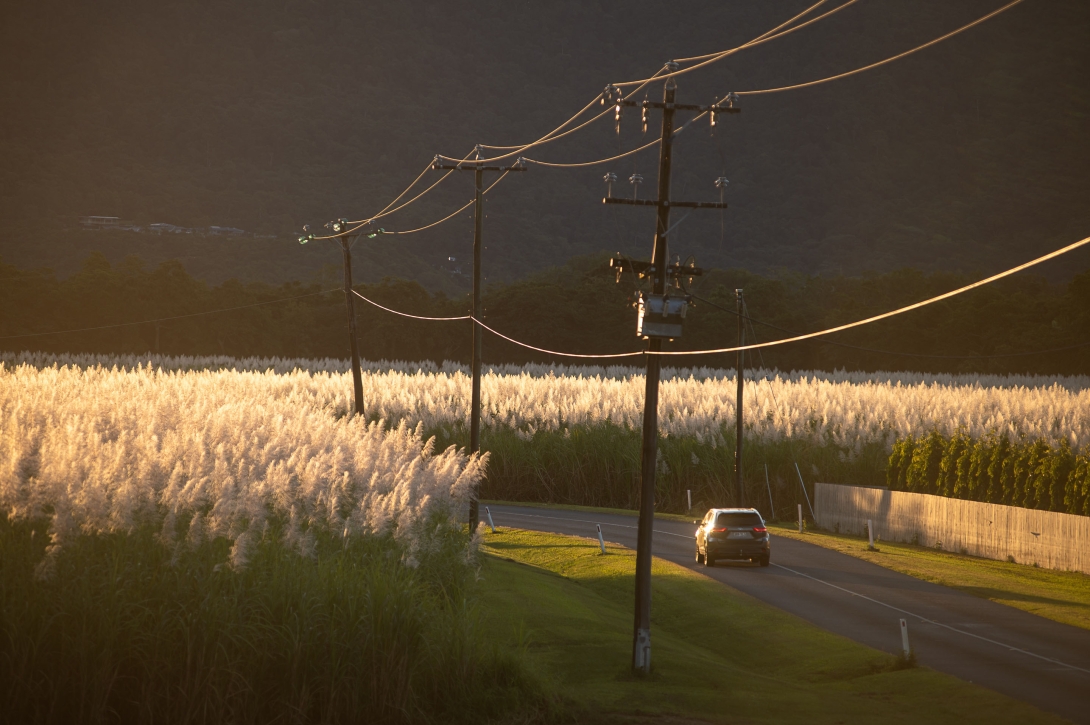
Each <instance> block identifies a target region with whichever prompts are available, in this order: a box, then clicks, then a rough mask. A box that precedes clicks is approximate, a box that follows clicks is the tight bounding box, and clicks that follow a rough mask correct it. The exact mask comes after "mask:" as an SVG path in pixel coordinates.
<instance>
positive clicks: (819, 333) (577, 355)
mask: <svg viewBox="0 0 1090 725" xmlns="http://www.w3.org/2000/svg"><path fill="white" fill-rule="evenodd" d="M1087 244H1090V237H1087V238H1086V239H1082V240H1080V241H1078V242H1074V243H1073V244H1068V245H1067V246H1064V247H1061V249H1058V250H1055V251H1053V252H1050V253H1047V254H1045V255H1042V256H1039V257H1037V258H1036V259H1031V261H1030V262H1026V263H1025V264H1020V265H1018V266H1017V267H1012V268H1010V269H1007V270H1005V271H1001V273H998V274H996V275H992V276H991V277H986V278H984V279H981V280H978V281H976V282H972V283H970V285H966V286H964V287H959V288H957V289H956V290H950V291H949V292H944V293H943V294H937V295H935V297H932V298H929V299H927V300H922V301H920V302H915V303H912V304H909V305H905V306H904V307H898V309H896V310H892V311H889V312H884V313H882V314H879V315H872V316H871V317H867V318H865V319H859V321H856V322H853V323H847V324H845V325H838V326H836V327H829V328H827V329H823V330H819V331H816V333H807V334H804V335H796V336H794V337H789V338H782V339H778V340H770V341H767V342H755V343H753V345H742V346H735V347H731V348H716V349H714V350H669V351H666V350H664V351H658V352H652V351H650V350H649V351H638V352H616V353H607V354H582V353H574V352H560V351H558V350H547V349H545V348H538V347H535V346H532V345H528V343H525V342H522V341H520V340H517V339H514V338H512V337H508V336H507V335H504V334H502V333H499V331H497V330H495V329H493V328H490V327H488V326H487V325H485V324H484V323H482V322H481V321H480V319H476V318H473V321H474V322H475V323H476V324H477V325H480V326H481V327H482V328H484V329H486V330H488V331H489V333H492V334H493V335H496V336H497V337H501V338H504V339H505V340H507V341H508V342H512V343H514V345H518V346H520V347H523V348H526V349H529V350H535V351H537V352H545V353H547V354H554V355H564V357H566V358H602V359H608V358H631V357H634V355H642V354H655V355H706V354H718V353H723V352H737V351H739V350H760V349H762V348H772V347H777V346H780V345H788V343H790V342H799V341H802V340H809V339H813V338H816V337H822V336H824V335H832V334H833V333H839V331H841V330H846V329H851V328H853V327H861V326H863V325H869V324H871V323H874V322H879V321H880V319H887V318H889V317H895V316H897V315H900V314H904V313H906V312H910V311H912V310H919V309H921V307H925V306H928V305H931V304H934V303H935V302H941V301H942V300H948V299H950V298H953V297H957V295H958V294H962V293H965V292H968V291H969V290H973V289H977V288H979V287H984V286H985V285H990V283H992V282H994V281H996V280H1000V279H1003V278H1004V277H1009V276H1012V275H1014V274H1017V273H1019V271H1022V270H1024V269H1029V268H1030V267H1034V266H1037V265H1039V264H1041V263H1043V262H1047V261H1049V259H1054V258H1056V257H1058V256H1062V255H1064V254H1067V253H1068V252H1073V251H1075V250H1077V249H1079V247H1081V246H1086V245H1087ZM358 294H359V293H358ZM367 301H368V302H372V301H371V300H367ZM373 304H376V303H373ZM376 306H378V305H377V304H376ZM390 312H395V313H396V314H397V312H396V311H393V310H390ZM742 316H743V317H744V318H747V319H749V316H748V315H742ZM0 339H2V338H0ZM1078 347H1083V345H1081V343H1080V345H1076V346H1071V347H1069V348H1057V351H1058V350H1070V349H1075V348H1078ZM1043 352H1046V351H1043ZM1026 354H1037V353H1036V352H1033V353H1026ZM986 357H992V355H986ZM995 357H998V355H995Z"/></svg>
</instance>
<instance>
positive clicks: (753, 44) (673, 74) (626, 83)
mask: <svg viewBox="0 0 1090 725" xmlns="http://www.w3.org/2000/svg"><path fill="white" fill-rule="evenodd" d="M857 2H859V0H848V1H847V2H846V3H844V4H843V5H839V6H837V7H835V8H833V9H832V10H827V11H826V12H824V13H822V14H821V15H818V16H817V17H816V18H811V19H810V20H807V21H806V22H805V23H799V24H798V25H796V26H795V27H793V28H788V29H787V30H784V31H782V32H779V33H776V34H775V35H769V36H767V37H760V38H757V39H754V40H751V41H749V42H748V43H745V44H744V45H739V46H738V47H736V48H730V49H729V50H724V51H723V52H721V53H718V54H715V55H713V56H711V57H710V58H708V60H705V61H703V62H700V63H697V64H696V65H691V66H689V67H688V68H681V69H679V70H675V71H671V72H669V73H663V74H662V75H658V76H652V77H651V78H642V79H640V80H638V81H624V82H621V83H614V84H613V85H614V86H616V87H618V88H625V87H627V86H635V85H640V84H647V83H650V82H652V81H660V80H665V79H667V78H676V77H677V76H680V75H684V74H686V73H691V72H693V71H694V70H697V69H699V68H703V67H705V66H708V65H711V64H712V63H718V62H719V61H721V60H723V59H724V58H728V57H730V56H732V55H734V54H735V53H738V52H739V51H742V50H749V49H750V48H753V47H756V46H758V45H763V44H765V43H767V42H769V41H771V40H776V39H777V38H782V37H783V36H785V35H789V34H791V33H793V32H795V31H796V30H802V29H803V28H805V27H807V26H809V25H812V24H813V23H816V22H818V21H819V20H824V19H825V18H827V17H829V16H830V15H833V14H834V13H838V12H840V11H841V10H843V9H844V8H846V7H849V6H851V5H854V4H855V3H857ZM705 57H707V56H705Z"/></svg>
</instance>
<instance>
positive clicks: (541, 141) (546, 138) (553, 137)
mask: <svg viewBox="0 0 1090 725" xmlns="http://www.w3.org/2000/svg"><path fill="white" fill-rule="evenodd" d="M664 70H665V68H662V69H660V70H659V71H658V72H657V73H655V75H656V76H657V75H658V74H659V73H662V72H663V71H664ZM652 77H654V76H652ZM648 83H650V81H648ZM644 85H647V84H646V83H645V84H644ZM642 89H643V86H642V85H641V86H640V87H639V88H634V89H633V90H632V91H631V92H630V93H629V94H628V95H627V96H625V98H631V97H632V96H633V95H635V94H636V93H639V92H640V91H641V90H642ZM599 100H601V95H598V96H595V97H594V100H592V101H591V102H590V103H588V104H587V105H585V106H583V108H582V109H581V110H580V111H579V113H577V114H575V115H574V116H572V117H571V118H570V119H568V120H567V121H565V122H564V123H563V124H561V125H560V126H559V127H558V128H556V129H554V130H553V131H550V132H549V133H548V134H546V135H544V136H542V137H541V138H539V139H538V140H537V141H533V142H532V143H528V144H525V145H523V146H517V147H516V146H487V145H486V144H481V148H498V149H514V151H509V152H507V153H505V154H500V155H499V156H489V157H488V158H477V159H473V160H472V161H471V162H470V163H489V162H492V161H502V160H504V159H509V158H511V157H512V156H517V155H519V154H521V153H522V152H523V151H527V150H529V149H532V148H534V147H535V146H542V145H544V144H547V143H552V142H553V141H556V140H557V139H561V138H564V137H565V136H567V135H569V134H572V133H575V132H576V131H579V130H580V129H583V128H586V127H587V126H589V125H590V124H592V123H594V122H595V121H597V120H598V119H600V118H602V117H604V116H606V115H607V114H610V113H612V112H613V107H612V106H611V107H609V108H607V109H606V110H604V111H602V112H601V113H599V114H597V115H596V116H593V117H592V118H590V119H588V120H586V121H584V122H583V123H581V124H579V125H578V126H576V127H575V128H570V129H568V130H567V131H564V132H563V133H557V131H559V130H560V129H561V128H563V127H564V126H566V125H567V124H569V123H571V122H572V121H574V120H575V119H576V118H578V117H579V116H580V115H582V114H583V113H584V112H585V111H586V110H587V109H588V108H590V107H591V106H593V105H594V104H595V103H598V101H599ZM553 134H555V135H553ZM438 157H439V158H440V159H441V160H443V161H455V162H458V161H459V159H455V158H453V157H451V156H444V155H443V154H439V155H438ZM461 161H465V159H461Z"/></svg>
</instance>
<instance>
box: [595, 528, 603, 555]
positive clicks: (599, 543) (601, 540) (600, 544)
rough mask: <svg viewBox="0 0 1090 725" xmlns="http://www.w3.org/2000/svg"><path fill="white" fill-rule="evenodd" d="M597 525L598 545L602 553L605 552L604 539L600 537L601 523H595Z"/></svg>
mask: <svg viewBox="0 0 1090 725" xmlns="http://www.w3.org/2000/svg"><path fill="white" fill-rule="evenodd" d="M595 526H597V527H598V547H599V548H600V549H601V550H602V553H603V554H604V553H606V540H605V539H603V538H602V525H601V524H595Z"/></svg>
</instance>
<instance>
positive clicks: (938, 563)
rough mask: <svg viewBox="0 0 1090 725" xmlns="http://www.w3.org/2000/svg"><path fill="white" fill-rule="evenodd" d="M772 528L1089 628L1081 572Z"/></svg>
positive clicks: (1089, 589)
mask: <svg viewBox="0 0 1090 725" xmlns="http://www.w3.org/2000/svg"><path fill="white" fill-rule="evenodd" d="M771 526H772V531H773V533H774V534H775V535H776V536H783V537H786V538H791V539H798V540H799V541H805V542H807V543H810V544H817V545H818V546H823V547H825V548H826V549H833V550H835V551H839V552H840V553H842V554H848V555H849V556H854V557H856V558H857V559H863V560H865V561H869V562H871V563H873V564H878V565H879V566H884V567H886V568H887V569H892V570H893V571H898V572H901V573H902V574H908V575H909V576H914V577H916V578H917V579H923V580H925V581H929V582H935V583H936V584H942V585H944V586H948V587H952V588H954V589H959V590H961V591H963V592H965V593H967V594H972V595H973V596H975V597H980V598H981V599H989V600H991V601H993V602H998V603H1000V604H1006V605H1007V606H1010V607H1015V608H1017V609H1021V610H1023V611H1026V612H1030V613H1031V614H1036V615H1038V616H1040V617H1045V618H1047V619H1051V620H1054V621H1056V622H1062V623H1064V624H1070V625H1072V626H1075V627H1082V628H1083V629H1090V576H1087V575H1086V574H1083V573H1081V572H1077V571H1054V570H1052V569H1040V568H1038V567H1035V566H1029V565H1027V564H1017V563H1013V562H1008V561H995V560H992V559H982V558H980V557H976V556H969V555H967V554H957V553H954V552H951V551H944V550H942V549H930V548H927V547H924V546H915V545H913V544H903V543H899V542H892V541H879V542H877V545H876V549H877V550H876V551H869V550H868V549H867V539H866V537H859V536H849V535H847V534H837V533H833V532H829V531H811V530H807V531H806V533H803V534H800V533H799V532H798V527H797V526H790V525H786V524H772V525H771Z"/></svg>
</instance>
